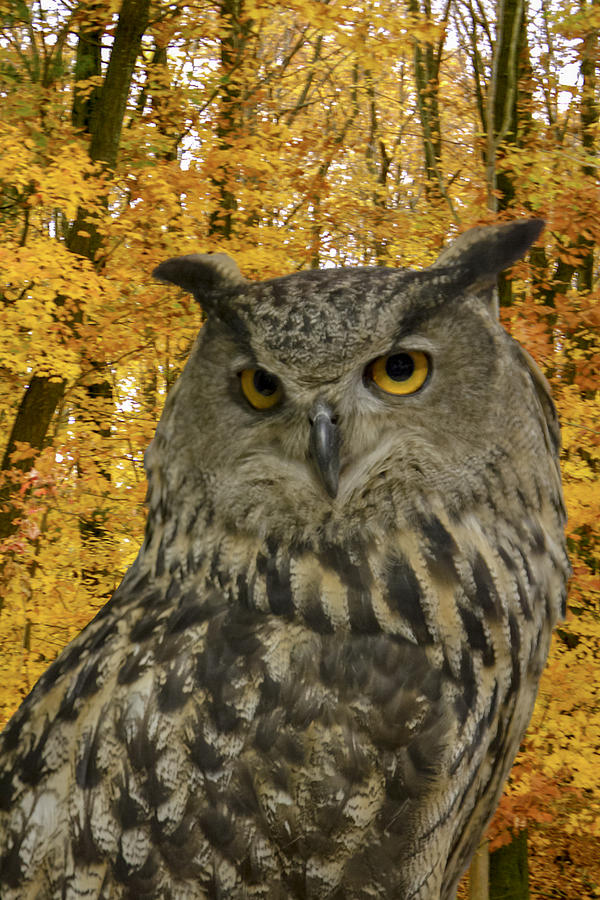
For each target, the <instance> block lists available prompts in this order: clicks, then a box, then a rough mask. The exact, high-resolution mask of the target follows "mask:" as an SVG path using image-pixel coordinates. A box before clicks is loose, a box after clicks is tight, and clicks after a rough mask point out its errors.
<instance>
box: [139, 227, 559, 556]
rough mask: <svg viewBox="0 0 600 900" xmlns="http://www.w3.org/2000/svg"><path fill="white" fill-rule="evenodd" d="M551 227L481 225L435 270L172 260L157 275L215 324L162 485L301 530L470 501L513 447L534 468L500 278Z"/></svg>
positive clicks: (231, 511)
mask: <svg viewBox="0 0 600 900" xmlns="http://www.w3.org/2000/svg"><path fill="white" fill-rule="evenodd" d="M542 228H543V222H542V221H541V220H536V219H527V220H518V221H515V222H512V223H509V224H505V225H500V226H492V227H478V228H473V229H471V230H470V231H467V232H466V233H464V234H463V235H462V236H461V237H459V238H458V239H457V240H456V241H455V242H454V243H453V244H452V245H450V246H449V247H448V248H447V249H446V250H444V252H443V253H442V254H441V256H440V257H439V258H438V259H437V261H436V262H435V263H434V264H433V265H432V266H430V267H429V268H426V269H423V270H409V269H391V268H379V267H374V268H337V269H326V270H322V271H306V272H299V273H296V274H292V275H288V276H285V277H281V278H274V279H271V280H269V281H264V282H260V283H254V282H249V281H247V280H245V279H244V278H243V277H242V275H241V274H240V272H239V270H238V268H237V266H236V264H235V263H234V262H233V260H231V259H230V258H229V257H227V256H226V255H224V254H220V253H217V254H212V255H211V254H207V255H202V254H200V255H190V256H181V257H176V258H173V259H169V260H167V261H166V262H164V263H162V264H161V265H159V266H158V268H157V269H156V270H155V272H154V275H155V277H156V278H158V279H159V280H161V281H163V282H169V283H172V284H175V285H178V286H179V287H181V288H183V289H184V290H186V291H189V292H191V293H192V294H193V295H194V296H195V297H196V298H197V299H198V301H199V302H200V303H201V305H202V309H203V311H204V313H205V315H206V322H205V324H204V325H203V327H202V329H201V331H200V336H199V338H198V341H197V343H196V345H195V347H194V350H193V352H192V354H191V357H190V359H189V361H188V363H187V365H186V367H185V370H184V372H183V373H182V375H181V378H180V379H179V381H178V383H177V385H176V386H175V388H174V389H173V391H172V392H171V395H170V396H169V398H168V401H167V404H166V407H165V411H164V414H163V417H162V419H161V422H160V424H159V428H158V431H157V438H156V439H155V441H154V442H153V446H152V448H151V450H150V451H149V453H148V456H147V468H148V473H149V479H150V483H151V487H152V482H153V480H154V481H155V482H160V492H161V495H162V496H163V498H164V497H165V496H166V497H168V498H169V503H170V504H173V503H175V504H182V505H183V506H185V505H186V503H188V502H189V503H192V498H193V502H195V503H202V504H203V508H204V509H205V510H207V511H209V512H207V514H209V515H211V516H214V517H217V518H218V519H219V520H220V522H221V523H222V524H223V526H224V527H225V528H229V529H232V530H235V531H236V533H239V532H244V531H248V532H250V533H253V534H256V535H259V536H261V537H265V536H266V535H267V534H268V531H269V529H276V530H278V531H279V532H285V533H286V534H287V535H288V536H289V537H294V536H295V537H296V538H297V539H300V536H301V535H305V534H306V531H307V529H312V531H313V532H314V531H315V530H317V531H319V530H321V531H322V530H323V529H327V528H332V527H334V528H336V529H337V530H338V532H339V531H340V530H341V531H348V530H352V529H363V530H364V529H367V530H368V529H369V528H371V527H374V523H377V527H385V526H386V523H388V522H391V521H397V520H398V517H399V516H404V517H410V514H411V510H415V509H419V508H420V507H421V506H422V505H423V504H427V505H428V504H429V501H430V499H431V497H432V496H433V495H436V496H442V497H443V498H444V503H445V504H446V505H447V506H448V507H452V506H456V507H460V506H463V507H464V505H465V503H466V502H467V498H468V497H470V496H472V495H473V494H474V492H476V490H477V483H478V478H480V477H481V472H482V471H483V470H484V469H485V468H486V466H490V465H493V464H494V460H496V459H498V458H500V457H501V456H502V455H505V454H507V453H510V454H511V455H518V456H519V459H520V464H521V465H523V466H527V465H531V466H535V460H536V453H539V452H540V441H542V440H543V435H542V434H541V432H540V429H539V427H537V428H535V427H533V426H532V420H533V419H534V418H535V416H533V415H532V412H533V410H534V407H535V404H536V403H538V402H539V399H537V398H536V394H538V393H539V390H538V388H536V385H535V383H534V382H535V380H536V379H537V378H538V375H537V374H536V375H535V376H534V377H533V378H532V372H533V369H532V366H533V365H534V364H533V363H531V361H530V360H529V359H528V358H527V357H526V356H525V355H524V353H523V351H521V349H520V347H519V346H518V345H517V344H516V343H515V342H514V341H513V340H512V339H511V338H510V337H509V336H508V335H507V333H506V332H505V331H504V329H503V328H502V327H501V325H500V324H499V322H498V316H497V305H496V293H495V282H496V277H497V275H498V273H499V272H500V271H502V270H503V269H505V268H507V267H508V266H510V265H512V264H513V263H514V262H515V261H516V260H517V259H519V258H520V257H521V256H522V255H523V254H524V253H525V252H526V251H527V249H528V248H529V247H530V245H531V244H532V243H533V241H534V240H535V239H536V238H537V237H538V236H539V234H540V232H541V230H542ZM539 378H541V376H539ZM538 380H539V379H538ZM167 505H169V504H167Z"/></svg>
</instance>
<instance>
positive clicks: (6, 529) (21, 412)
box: [0, 0, 150, 540]
mask: <svg viewBox="0 0 600 900" xmlns="http://www.w3.org/2000/svg"><path fill="white" fill-rule="evenodd" d="M149 7H150V0H123V5H122V7H121V12H120V14H119V21H118V24H117V28H116V31H115V37H114V43H113V48H112V52H111V55H110V61H109V64H108V69H107V72H106V77H105V79H104V83H103V85H102V90H101V92H100V94H99V95H96V96H95V97H94V109H93V112H92V111H91V109H90V108H89V107H87V108H86V107H85V106H84V104H83V103H82V102H81V101H80V98H78V96H77V95H75V98H74V105H73V121H74V122H75V123H76V124H78V125H82V126H83V127H85V121H86V119H87V121H88V123H89V124H90V126H91V129H92V131H91V141H90V159H92V160H93V161H97V162H102V163H104V164H105V165H106V167H107V168H109V169H110V168H114V167H115V165H116V161H117V151H118V147H119V140H120V137H121V128H122V125H123V117H124V115H125V108H126V104H127V97H128V95H129V90H130V87H131V78H132V75H133V69H134V65H135V60H136V58H137V55H138V53H139V51H140V45H141V40H142V35H143V34H144V31H145V29H146V26H147V22H148V11H149ZM93 36H94V41H95V42H98V40H99V38H98V32H97V31H95V32H93ZM82 40H85V41H86V42H88V43H87V48H86V47H84V45H83V44H82V45H81V47H80V48H79V49H78V53H77V58H76V65H79V66H80V71H83V70H84V67H85V71H86V72H87V71H89V66H90V65H96V63H95V62H94V60H95V59H97V55H96V54H97V51H96V49H95V48H94V46H93V45H92V44H91V43H89V42H90V40H91V38H90V33H89V23H88V25H87V30H86V31H85V36H84V37H83V36H82ZM101 240H102V238H101V235H100V233H99V230H98V228H97V221H96V215H95V214H92V215H90V212H89V210H86V209H84V208H80V209H79V210H78V212H77V217H76V219H75V222H74V224H73V226H72V228H71V229H70V232H69V235H68V237H67V246H68V248H69V250H71V251H72V252H73V253H77V254H79V255H80V256H85V257H86V258H87V259H89V260H90V261H92V262H93V263H94V264H96V265H97V264H98V259H97V254H98V250H99V248H100V244H101ZM82 313H83V310H82V307H81V306H80V307H79V308H78V309H77V311H76V312H75V313H74V315H73V319H72V324H75V323H76V322H77V321H81V316H82ZM65 386H66V383H65V381H64V379H63V378H62V376H61V375H60V374H59V373H56V374H52V375H34V376H33V377H32V379H31V381H30V383H29V386H28V388H27V390H26V392H25V395H24V397H23V399H22V401H21V405H20V406H19V409H18V411H17V415H16V417H15V420H14V423H13V427H12V430H11V434H10V437H9V440H8V444H7V447H6V451H5V454H4V458H3V461H2V471H6V470H7V469H10V468H11V463H10V457H11V455H12V453H13V451H14V450H15V449H16V442H17V441H23V442H25V443H28V444H30V446H31V447H32V449H33V450H37V451H39V450H41V449H42V447H43V446H44V444H45V441H46V436H47V433H48V429H49V427H50V423H51V421H52V417H53V415H54V413H55V411H56V408H57V406H58V403H59V402H60V400H61V398H62V396H63V394H64V391H65ZM30 466H31V461H30V460H23V461H21V462H20V463H19V464H18V468H20V469H21V470H22V471H27V470H28V468H30ZM10 496H11V486H10V483H7V484H6V485H5V486H4V487H3V490H2V492H0V502H2V508H1V509H0V540H1V539H2V538H6V537H8V536H9V535H10V534H12V533H13V532H14V530H15V524H14V519H15V515H16V513H17V511H16V509H15V508H14V507H13V506H12V504H11V500H10Z"/></svg>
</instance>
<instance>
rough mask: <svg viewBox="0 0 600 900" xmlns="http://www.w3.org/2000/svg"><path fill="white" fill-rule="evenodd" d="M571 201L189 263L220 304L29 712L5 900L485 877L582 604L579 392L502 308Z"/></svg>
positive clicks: (180, 273) (168, 266)
mask: <svg viewBox="0 0 600 900" xmlns="http://www.w3.org/2000/svg"><path fill="white" fill-rule="evenodd" d="M541 228H542V223H541V222H539V221H537V220H519V221H516V222H513V223H509V224H507V225H502V226H495V227H488V228H475V229H472V230H471V231H468V232H466V233H465V234H464V235H463V236H462V237H460V238H459V239H458V240H457V241H456V242H455V243H454V244H452V245H451V246H450V247H449V248H448V249H447V250H445V251H444V252H443V253H442V255H441V256H440V258H439V259H438V260H437V262H436V263H435V264H434V265H433V266H431V267H430V268H428V269H425V270H423V271H410V270H394V269H386V268H355V269H352V268H348V269H332V270H325V271H310V272H300V273H298V274H294V275H290V276H288V277H284V278H275V279H273V280H271V281H266V282H264V283H250V282H247V281H246V280H245V279H244V278H242V276H241V275H240V273H239V271H238V269H237V267H236V265H235V263H233V261H232V260H230V259H229V258H228V257H226V256H224V255H223V254H215V255H193V256H184V257H178V258H176V259H171V260H168V261H167V262H165V263H163V264H162V265H160V266H159V267H158V269H157V270H156V272H155V275H156V277H157V278H158V279H160V280H162V281H165V282H171V283H173V284H176V285H179V286H180V287H182V288H184V289H185V290H187V291H190V292H192V293H193V294H194V295H195V296H196V297H197V298H198V299H199V300H200V301H201V303H202V307H203V310H204V312H205V313H206V316H207V320H206V324H205V325H204V326H203V328H202V330H201V332H200V336H199V339H198V341H197V344H196V346H195V348H194V350H193V352H192V354H191V357H190V359H189V361H188V363H187V366H186V368H185V370H184V372H183V374H182V376H181V378H180V379H179V381H178V383H177V384H176V386H175V387H174V389H173V390H172V392H171V394H170V396H169V398H168V400H167V403H166V406H165V410H164V413H163V416H162V418H161V421H160V423H159V425H158V429H157V432H156V437H155V438H154V440H153V441H152V444H151V446H150V448H149V450H148V452H147V455H146V469H147V473H148V480H149V491H148V506H149V515H148V523H147V529H146V537H145V541H144V544H143V547H142V548H141V550H140V553H139V556H138V558H137V560H136V562H135V563H134V565H133V566H132V567H131V569H130V570H129V572H128V573H127V575H126V576H125V579H124V580H123V582H122V584H121V586H120V587H119V588H118V590H117V591H116V593H115V595H114V596H113V598H112V599H111V600H110V602H109V603H107V605H106V606H105V607H104V608H103V609H102V611H101V612H100V613H99V614H98V616H96V618H95V619H94V620H93V621H92V622H91V623H90V624H89V625H88V626H87V628H86V629H85V630H84V631H83V632H82V633H81V634H80V635H79V637H78V638H77V639H76V640H74V641H73V642H72V643H71V644H70V645H69V646H68V647H67V648H66V649H65V651H64V652H63V653H62V654H61V655H60V656H59V658H58V659H57V660H56V661H55V662H54V663H53V665H52V666H50V668H49V669H48V671H47V672H46V673H45V675H44V676H43V677H42V678H41V679H40V681H39V682H38V684H37V685H36V687H35V688H34V690H33V691H32V692H31V694H30V696H29V697H28V698H27V700H26V701H25V702H24V703H23V705H22V706H21V708H20V709H19V710H18V711H17V713H16V714H15V715H14V717H13V719H12V720H11V722H10V724H9V725H8V728H7V729H6V731H5V732H4V735H3V738H2V743H1V756H0V895H1V896H2V898H3V900H16V898H19V900H24V898H32V900H33V898H36V900H39V898H59V897H60V898H62V897H68V898H74V897H87V898H96V897H102V898H173V900H175V898H178V900H193V898H232V900H238V898H240V900H241V898H265V900H266V898H273V900H275V898H281V900H283V898H331V900H335V898H337V900H341V898H398V900H413V898H420V900H440V898H443V900H450V898H452V897H454V895H455V891H456V886H457V883H458V880H459V878H460V875H461V873H462V872H463V870H464V869H465V867H466V866H467V865H468V863H469V860H470V858H471V856H472V854H473V852H474V850H475V848H476V846H477V844H478V842H479V840H480V838H481V835H482V833H483V831H484V829H485V827H486V824H487V822H488V821H489V818H490V816H491V814H492V813H493V810H494V808H495V806H496V804H497V802H498V799H499V796H500V793H501V790H502V786H503V782H504V780H505V779H506V776H507V774H508V771H509V769H510V766H511V764H512V761H513V758H514V756H515V753H516V752H517V749H518V746H519V742H520V739H521V737H522V735H523V733H524V730H525V728H526V726H527V723H528V721H529V718H530V715H531V710H532V707H533V702H534V698H535V693H536V688H537V683H538V680H539V676H540V673H541V671H542V668H543V666H544V663H545V660H546V656H547V652H548V646H549V641H550V633H551V630H552V627H553V625H554V623H555V622H556V621H557V619H558V618H559V616H560V615H561V614H562V613H563V611H564V602H565V583H566V579H567V577H568V561H567V558H566V555H565V546H564V537H563V527H564V509H563V503H562V496H561V485H560V474H559V468H558V449H559V433H558V425H557V420H556V415H555V411H554V406H553V403H552V400H551V398H550V394H549V391H548V387H547V384H546V382H545V380H544V378H543V376H542V375H541V373H540V372H539V370H538V369H537V367H536V365H535V363H534V362H533V361H532V359H531V358H530V357H529V356H528V355H527V353H525V351H523V350H522V349H521V348H520V347H519V345H518V344H517V343H515V342H514V341H513V340H512V339H511V338H510V337H509V336H508V335H507V334H506V332H505V331H504V330H503V329H502V327H501V326H500V324H499V322H498V319H497V314H496V312H497V311H496V309H495V292H494V283H495V278H496V276H497V274H498V272H500V271H501V270H502V269H504V268H506V267H508V266H510V265H512V263H514V262H515V261H516V260H517V259H519V258H520V257H521V256H522V255H523V254H524V253H525V252H526V251H527V249H528V248H529V246H530V245H531V243H532V242H533V241H534V240H535V239H536V238H537V237H538V235H539V233H540V231H541Z"/></svg>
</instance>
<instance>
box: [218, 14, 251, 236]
mask: <svg viewBox="0 0 600 900" xmlns="http://www.w3.org/2000/svg"><path fill="white" fill-rule="evenodd" d="M220 14H221V19H222V22H223V25H222V38H221V70H222V73H223V74H222V89H221V96H220V110H219V120H218V123H217V137H218V140H219V145H220V147H221V149H222V150H230V151H231V166H229V165H228V164H226V165H223V166H221V168H220V170H219V172H218V174H216V175H214V176H213V178H212V181H213V184H215V185H216V187H217V189H218V192H219V205H218V207H217V209H215V210H214V211H213V213H212V214H211V216H210V224H209V234H219V235H221V236H222V237H224V238H229V237H231V235H232V233H233V230H234V213H235V210H236V209H237V200H236V196H235V193H234V190H233V183H234V182H235V178H236V168H237V159H236V158H235V156H234V152H233V149H232V144H233V141H234V140H235V138H236V137H237V136H239V135H240V134H241V132H242V128H243V120H244V116H243V107H244V96H243V90H242V80H241V78H240V77H239V73H237V72H236V70H237V69H238V68H239V67H240V64H241V62H242V59H243V55H244V50H245V47H246V43H247V41H248V38H249V35H250V31H251V25H252V22H251V20H250V19H249V18H246V17H245V12H244V0H222V2H221V12H220Z"/></svg>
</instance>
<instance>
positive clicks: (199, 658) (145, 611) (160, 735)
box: [0, 571, 451, 900]
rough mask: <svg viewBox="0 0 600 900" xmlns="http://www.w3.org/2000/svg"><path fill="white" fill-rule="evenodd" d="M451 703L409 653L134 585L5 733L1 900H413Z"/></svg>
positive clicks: (366, 637) (407, 646) (437, 677)
mask: <svg viewBox="0 0 600 900" xmlns="http://www.w3.org/2000/svg"><path fill="white" fill-rule="evenodd" d="M314 626H317V627H314ZM445 706H446V701H445V699H444V697H443V684H442V677H441V674H440V672H439V671H436V670H435V669H432V667H431V665H430V662H429V661H428V659H427V656H426V654H425V652H424V651H423V650H422V649H420V648H419V647H417V646H415V645H414V644H412V643H410V642H407V641H405V640H402V639H391V638H388V637H387V636H385V635H383V634H380V633H379V634H377V633H373V634H368V633H362V634H352V633H350V632H343V633H334V632H332V631H331V630H328V629H327V628H324V627H319V626H318V623H316V622H314V623H313V627H310V628H309V627H307V626H306V624H302V623H300V622H297V621H296V622H295V621H292V620H290V619H288V618H286V617H284V616H280V615H279V616H278V615H273V614H265V613H261V612H259V611H257V610H250V609H245V608H243V607H242V606H240V605H239V604H231V603H230V602H229V601H228V600H226V599H225V598H224V596H223V594H222V593H221V592H220V591H218V590H216V589H215V590H210V589H209V590H207V591H205V592H204V593H203V592H198V591H197V590H188V591H185V590H179V589H178V588H177V587H176V586H174V584H173V582H171V585H170V586H169V587H168V588H167V589H166V590H162V591H161V590H160V589H159V588H158V587H157V585H156V584H155V583H153V582H152V581H151V580H150V579H148V578H147V575H140V573H139V572H138V573H136V572H135V571H134V572H132V573H130V574H129V575H128V577H127V578H126V581H125V583H124V585H122V587H121V588H120V589H119V591H117V593H116V595H115V596H114V598H113V599H112V601H111V602H109V604H107V606H106V607H105V608H104V609H103V610H102V611H101V613H100V614H99V615H98V616H97V617H96V619H94V621H93V622H91V623H90V625H89V626H88V627H87V628H86V629H85V630H84V631H83V632H82V634H81V635H80V636H79V637H78V638H77V639H76V640H75V641H73V643H72V644H71V645H69V647H68V648H66V650H65V651H64V652H63V654H62V655H61V656H60V657H59V658H58V659H57V660H56V662H55V663H54V664H53V665H52V666H51V667H50V669H49V670H48V671H47V672H46V674H45V675H44V676H43V677H42V679H41V680H40V682H38V684H37V686H36V687H35V689H34V690H33V692H32V693H31V695H30V696H29V698H28V699H27V701H26V702H25V703H24V704H23V706H22V707H21V709H20V710H19V711H18V712H17V713H16V714H15V716H14V717H13V719H12V720H11V722H10V724H9V726H8V728H7V730H6V731H5V733H4V735H3V738H2V753H1V757H0V760H1V761H0V779H1V782H0V783H1V785H2V790H1V792H0V797H1V803H0V807H1V811H0V822H1V826H0V858H1V860H2V861H1V864H0V884H2V897H3V898H6V900H13V898H17V897H18V898H20V900H22V898H27V897H32V898H33V897H35V898H39V897H62V896H69V895H70V891H72V892H75V893H76V894H77V896H94V897H99V896H107V897H111V898H118V897H131V896H136V897H143V896H148V897H163V896H164V897H167V896H180V897H182V898H183V897H186V898H193V897H207V896H210V897H232V898H235V897H250V896H257V897H294V896H298V897H323V896H327V895H328V894H329V893H330V892H334V891H335V889H336V887H337V886H339V885H340V884H344V885H346V896H348V897H351V896H357V897H358V896H363V894H362V893H361V891H362V890H367V887H368V886H369V885H370V886H371V887H373V886H377V885H379V886H380V890H381V891H388V893H386V894H381V895H382V896H383V895H386V896H399V897H402V896H405V894H406V892H407V891H408V887H407V884H408V883H409V881H411V879H412V881H414V878H415V877H421V880H423V878H422V876H418V875H417V876H415V873H414V872H412V871H411V864H410V862H407V864H406V866H405V868H404V870H402V869H398V865H397V863H398V856H399V853H400V852H402V853H404V854H405V856H406V858H407V860H410V855H411V834H412V833H413V832H415V831H416V830H418V829H420V830H421V831H422V830H423V827H422V821H421V820H422V803H423V800H424V798H427V797H428V796H429V795H430V794H431V793H432V792H434V790H435V786H436V784H438V782H439V778H440V772H441V770H442V768H443V761H444V758H445V756H446V755H447V752H448V751H447V747H448V743H449V740H450V737H449V735H450V731H451V726H450V724H449V722H448V719H447V716H446V714H445V712H444V709H445ZM402 848H403V849H402ZM412 865H413V868H415V864H414V863H413V864H412ZM416 868H417V869H418V866H417V867H416ZM438 869H439V866H438ZM439 877H441V873H440V872H438V873H437V874H435V879H438V878H439ZM361 886H362V887H361ZM353 891H354V893H353Z"/></svg>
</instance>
